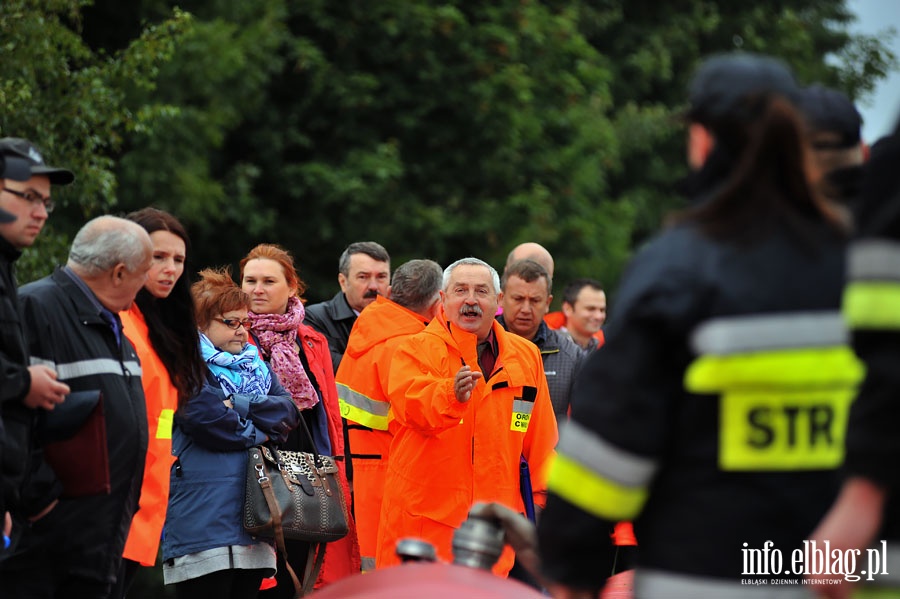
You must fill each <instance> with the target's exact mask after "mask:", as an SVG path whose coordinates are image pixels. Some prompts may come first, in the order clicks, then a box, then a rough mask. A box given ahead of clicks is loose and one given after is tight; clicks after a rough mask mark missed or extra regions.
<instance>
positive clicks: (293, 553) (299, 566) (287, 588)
mask: <svg viewBox="0 0 900 599" xmlns="http://www.w3.org/2000/svg"><path fill="white" fill-rule="evenodd" d="M284 547H285V549H287V551H288V558H289V561H290V562H291V568H293V569H294V574H296V575H297V578H298V579H300V582H301V584H302V582H303V580H302V578H303V571H304V570H305V569H306V558H307V557H308V556H309V543H306V542H304V541H285V542H284ZM275 582H277V583H278V584H277V586H275V587H273V588H271V589H266V590H265V591H263V592H261V593H260V594H259V598H260V599H292V598H293V596H294V581H293V580H292V579H291V575H290V574H289V573H288V571H287V568H285V567H284V556H283V555H282V554H281V552H280V551H279V552H278V572H277V573H276V574H275Z"/></svg>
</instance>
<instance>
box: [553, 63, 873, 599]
mask: <svg viewBox="0 0 900 599" xmlns="http://www.w3.org/2000/svg"><path fill="white" fill-rule="evenodd" d="M690 89H691V91H690V108H689V111H688V119H689V125H688V152H687V154H688V161H689V164H690V165H691V167H692V168H693V169H695V174H694V175H693V176H692V181H691V183H692V185H691V188H692V189H693V192H694V193H693V199H694V200H695V202H694V203H693V204H692V205H691V207H689V208H688V209H687V210H686V211H684V212H683V213H681V214H679V215H678V216H677V217H676V218H675V219H673V221H672V223H671V226H670V227H669V228H668V229H667V230H666V231H664V232H663V233H662V234H660V235H659V236H658V237H657V238H656V239H654V240H653V241H651V242H650V243H649V244H648V245H647V246H645V247H644V248H643V249H642V250H641V251H640V252H639V253H638V255H637V256H636V257H635V258H634V260H633V262H632V264H631V265H630V267H629V268H628V270H627V274H626V276H625V277H624V279H623V281H622V284H621V286H620V290H619V298H618V303H617V306H616V319H615V321H614V322H612V323H611V325H610V327H609V328H608V329H607V331H606V333H607V335H606V344H605V345H604V347H603V348H602V349H601V350H600V351H597V352H593V353H592V354H591V355H590V356H589V357H588V359H587V362H586V363H585V366H584V368H583V369H582V372H581V374H580V375H579V377H578V380H577V381H576V384H575V389H574V391H573V399H572V415H571V418H570V420H569V423H568V425H567V426H566V427H565V428H564V430H563V432H562V435H561V438H560V442H559V446H558V448H557V451H558V457H557V459H556V461H555V462H554V463H553V464H552V466H551V469H550V478H549V491H550V497H549V499H548V502H547V508H546V509H545V510H544V512H543V514H542V516H541V519H540V520H539V521H538V537H539V545H540V552H541V559H542V567H543V570H544V573H545V575H546V578H547V579H549V580H550V581H552V582H551V591H552V592H553V593H554V596H555V597H557V598H573V597H594V596H596V592H597V590H598V589H599V588H601V587H602V586H603V584H604V580H605V578H606V576H607V572H603V571H600V570H599V569H598V568H596V567H595V565H596V563H597V562H598V560H601V559H603V560H605V559H608V558H604V557H603V556H604V555H607V556H608V554H609V553H611V552H612V551H613V548H612V546H611V545H610V543H609V536H608V533H609V527H610V526H611V524H612V523H614V522H616V521H619V520H634V522H635V531H636V532H637V535H638V541H639V543H640V549H639V552H638V557H637V568H636V574H635V578H634V593H635V596H636V597H717V598H718V597H746V596H747V586H745V585H742V581H741V579H742V578H761V579H762V581H764V582H765V583H769V580H768V578H770V577H771V576H769V577H767V576H765V574H767V573H769V574H770V573H771V570H765V569H763V570H760V571H758V572H753V573H752V574H759V575H760V576H759V577H756V576H752V577H751V576H748V573H747V572H746V569H747V566H746V565H745V563H742V558H743V559H746V557H745V556H746V555H747V553H746V552H747V551H750V550H759V551H762V549H763V547H764V546H768V547H774V548H777V549H778V550H779V551H781V552H782V554H783V555H785V556H790V555H792V554H793V552H794V551H795V550H796V549H801V551H802V547H803V540H804V539H805V538H806V537H807V535H808V534H809V533H810V532H811V531H812V529H813V527H814V526H815V524H816V522H818V520H819V519H820V518H821V517H822V515H823V514H824V513H825V510H826V509H827V508H828V506H829V505H830V503H831V501H832V500H833V498H834V496H835V494H836V491H837V485H838V477H837V468H838V466H839V465H840V463H841V458H842V456H843V444H842V443H841V440H842V439H843V437H844V430H843V426H844V423H845V422H846V420H845V419H846V415H847V411H848V409H849V405H850V402H851V400H852V398H853V396H854V393H855V388H856V385H857V384H858V382H859V380H860V378H861V374H862V367H861V365H860V364H859V362H858V361H857V360H856V358H855V356H854V355H853V352H852V351H851V350H850V348H849V347H848V345H847V333H846V329H845V328H844V326H843V322H842V319H841V316H840V313H839V311H838V308H839V306H840V301H841V292H842V287H843V271H844V251H845V248H846V239H847V235H848V230H849V224H848V221H847V219H846V218H845V214H844V211H843V210H841V209H840V207H839V206H837V205H835V204H834V203H832V202H831V201H829V200H828V199H826V198H825V197H823V196H821V195H819V194H818V193H817V192H816V190H815V187H814V181H813V178H814V174H813V173H812V172H810V170H808V165H809V161H808V152H809V147H808V143H807V139H806V136H805V131H804V127H803V122H802V118H801V116H800V113H799V112H798V110H797V109H796V102H797V100H798V98H799V95H800V88H799V86H798V85H797V83H796V81H795V80H794V77H793V75H792V74H791V72H790V71H789V69H788V68H787V67H786V66H785V65H784V64H783V63H781V62H780V61H777V60H775V59H773V58H769V57H764V56H759V55H754V54H742V53H736V54H726V55H719V56H715V57H712V58H710V59H708V60H706V61H704V62H703V63H702V65H701V66H700V68H699V70H698V71H697V73H696V74H695V76H694V78H693V80H692V83H691V88H690ZM760 273H765V276H761V275H760ZM767 543H768V545H767ZM742 573H743V575H742ZM774 578H778V579H790V580H793V581H795V582H794V584H797V585H798V586H768V585H767V587H766V588H765V592H764V594H765V595H766V596H768V597H794V596H805V595H804V593H807V592H808V591H807V590H806V589H804V588H802V587H800V586H799V582H800V578H801V575H798V574H793V573H788V572H787V571H784V570H782V571H781V573H780V574H779V575H777V576H775V577H774ZM762 581H760V582H762ZM757 590H758V589H757V588H751V591H752V592H751V593H750V596H756V595H755V592H756V591H757Z"/></svg>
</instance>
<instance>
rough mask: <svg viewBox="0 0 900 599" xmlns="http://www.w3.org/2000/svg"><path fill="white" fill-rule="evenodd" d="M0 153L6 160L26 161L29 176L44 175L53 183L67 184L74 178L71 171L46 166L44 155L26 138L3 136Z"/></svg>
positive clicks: (0, 141) (0, 140)
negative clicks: (17, 159)
mask: <svg viewBox="0 0 900 599" xmlns="http://www.w3.org/2000/svg"><path fill="white" fill-rule="evenodd" d="M0 154H3V156H4V157H5V158H6V159H7V160H8V159H9V158H11V157H12V158H20V159H22V160H25V161H27V162H28V166H29V170H30V171H31V177H33V176H35V175H45V176H46V177H48V178H49V179H50V183H52V184H53V185H68V184H69V183H71V182H72V181H74V180H75V175H74V174H72V171H70V170H67V169H64V168H59V167H56V166H48V165H47V164H46V163H44V157H43V156H41V152H40V150H38V149H37V147H36V146H35V145H34V144H33V143H31V142H30V141H28V140H27V139H22V138H20V137H4V138H3V139H0ZM31 177H29V179H30V178H31ZM26 180H27V179H26Z"/></svg>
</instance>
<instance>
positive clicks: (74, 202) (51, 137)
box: [0, 0, 190, 281]
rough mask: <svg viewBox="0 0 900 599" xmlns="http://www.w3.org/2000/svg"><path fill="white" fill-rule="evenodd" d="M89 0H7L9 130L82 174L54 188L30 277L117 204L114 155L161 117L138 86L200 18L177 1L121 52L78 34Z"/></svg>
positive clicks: (0, 127) (3, 61)
mask: <svg viewBox="0 0 900 599" xmlns="http://www.w3.org/2000/svg"><path fill="white" fill-rule="evenodd" d="M87 4H88V2H87V0H54V1H52V2H49V1H41V2H37V1H29V0H4V2H3V3H2V5H0V133H2V135H4V136H14V137H25V138H27V139H31V140H34V141H36V142H37V144H38V145H39V146H40V147H41V148H42V149H43V150H44V151H45V158H46V159H47V160H48V162H51V163H53V164H62V165H65V166H66V167H67V168H70V169H71V170H73V171H74V172H75V173H76V174H77V183H76V184H75V185H73V186H72V189H71V190H70V189H65V188H57V189H54V190H53V194H54V196H55V197H56V198H58V199H59V200H60V201H59V202H58V203H59V204H61V205H62V207H63V209H62V210H60V211H59V212H58V213H54V215H53V217H52V220H51V222H52V223H53V224H54V226H53V227H52V228H50V227H48V229H47V230H46V231H45V232H44V233H42V236H41V238H39V239H40V241H39V242H38V243H37V244H36V247H35V248H34V249H32V250H31V251H30V252H29V254H31V255H28V256H27V257H26V258H24V259H23V261H22V263H21V265H20V280H21V281H28V280H32V279H34V278H37V277H40V276H43V275H44V274H47V273H48V272H49V271H50V270H52V268H53V266H54V264H56V263H58V261H59V260H60V259H61V258H64V256H65V254H66V252H65V251H64V248H65V247H66V246H67V245H68V239H69V237H70V235H71V234H72V233H74V231H75V230H77V228H78V227H79V226H80V224H81V223H82V222H83V221H84V219H86V218H89V217H92V216H96V215H98V214H102V213H105V212H108V211H110V210H111V209H112V208H113V206H115V204H116V188H117V179H116V175H115V173H114V172H113V168H114V166H115V159H114V157H115V156H116V155H117V153H118V152H119V151H121V149H122V147H123V143H124V139H125V136H127V135H128V134H129V133H131V132H133V131H135V130H139V129H148V128H152V127H153V126H154V123H155V122H156V118H155V117H156V114H154V113H153V112H152V111H148V110H135V109H134V106H133V105H130V104H129V103H128V101H127V99H128V96H129V95H135V94H138V95H143V94H144V93H147V92H149V91H152V90H153V87H154V83H153V81H154V78H155V76H156V73H157V69H158V66H159V65H160V64H161V63H163V62H165V61H166V60H167V59H168V58H169V57H170V56H171V55H172V51H173V48H174V46H175V44H176V41H177V38H178V35H179V34H180V32H182V31H183V30H185V29H187V28H188V27H189V25H190V18H189V16H188V15H186V14H185V13H182V12H180V11H175V12H174V13H173V15H172V17H171V19H168V20H166V21H163V22H161V23H160V24H158V25H155V26H152V27H148V28H147V29H146V30H145V32H144V33H143V34H142V35H141V37H139V38H138V39H135V40H133V41H132V42H131V43H130V44H129V46H128V48H126V49H125V50H123V51H122V52H119V53H116V54H115V55H114V56H104V55H100V54H97V53H95V52H93V51H92V50H91V49H90V48H88V46H87V45H86V44H85V43H84V41H83V40H82V38H81V37H80V35H79V34H78V26H79V22H80V10H81V8H82V7H84V6H86V5H87Z"/></svg>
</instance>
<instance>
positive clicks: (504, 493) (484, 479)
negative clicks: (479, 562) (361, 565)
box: [376, 258, 557, 576]
mask: <svg viewBox="0 0 900 599" xmlns="http://www.w3.org/2000/svg"><path fill="white" fill-rule="evenodd" d="M442 286H443V290H442V291H441V298H442V300H443V306H442V308H441V310H440V311H439V312H438V315H437V316H436V317H435V318H434V320H432V321H431V323H430V324H429V325H428V326H427V327H426V328H425V330H424V331H422V332H421V333H418V334H416V335H412V336H410V337H407V338H406V339H405V340H404V341H403V342H402V343H401V344H400V345H399V347H398V348H397V350H396V351H395V352H394V359H393V362H392V364H391V369H390V374H389V377H388V395H389V396H390V399H391V414H392V416H393V421H392V423H391V430H392V432H393V433H394V438H393V441H392V442H391V448H390V458H389V460H388V473H387V477H386V480H385V488H384V500H383V502H382V506H381V518H380V525H379V529H378V547H377V553H376V562H377V566H378V567H384V566H388V565H393V564H396V563H397V562H398V561H399V560H398V558H397V557H396V555H395V548H396V543H397V541H398V540H399V539H402V538H404V537H418V538H421V539H424V540H426V541H428V542H430V543H432V544H433V545H434V546H435V549H436V550H437V554H438V557H439V558H440V559H442V560H450V559H451V540H452V536H453V532H454V530H455V529H456V528H457V527H458V526H459V525H460V524H461V523H462V522H463V520H465V518H466V515H467V513H468V511H469V508H470V507H471V506H472V504H473V503H475V502H479V501H494V502H498V503H501V504H503V505H506V506H508V507H510V508H512V509H514V510H516V511H519V512H523V513H524V511H525V506H524V502H523V498H522V495H521V493H520V486H519V482H520V481H519V471H520V458H521V457H522V456H524V457H525V459H526V460H527V462H528V465H529V468H530V470H531V485H532V489H533V494H534V497H533V499H534V501H535V503H536V504H538V505H543V504H544V500H545V497H546V488H547V485H546V476H545V467H546V465H547V463H548V460H549V458H550V457H551V456H552V455H553V453H554V451H553V448H554V446H555V445H556V442H557V431H556V417H555V416H554V414H553V406H552V404H551V403H550V393H549V391H548V389H547V379H546V377H545V376H544V371H543V366H542V363H541V356H540V353H539V352H538V349H537V347H536V346H535V345H534V344H533V343H531V342H529V341H526V340H525V339H522V338H521V337H519V336H517V335H513V334H511V333H507V332H506V331H505V330H504V329H503V327H502V326H500V324H499V323H497V322H496V321H495V320H494V314H496V313H497V306H498V302H499V294H500V277H499V276H498V275H497V271H495V270H494V269H493V268H492V267H491V266H490V265H488V264H487V263H485V262H483V261H481V260H478V259H476V258H464V259H462V260H458V261H457V262H455V263H453V264H451V265H450V266H449V267H447V269H446V270H445V271H444V277H443V285H442ZM513 558H514V556H513V553H512V551H511V550H509V548H507V549H506V551H504V553H503V555H502V556H501V557H500V559H499V560H498V562H497V564H496V565H495V566H494V572H495V573H497V574H499V575H501V576H505V575H506V574H507V573H508V572H509V569H510V568H511V567H512V564H513Z"/></svg>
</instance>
